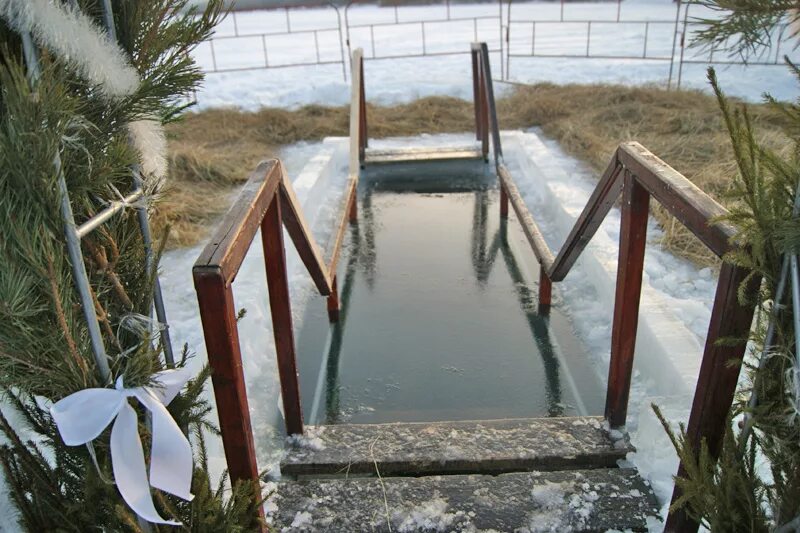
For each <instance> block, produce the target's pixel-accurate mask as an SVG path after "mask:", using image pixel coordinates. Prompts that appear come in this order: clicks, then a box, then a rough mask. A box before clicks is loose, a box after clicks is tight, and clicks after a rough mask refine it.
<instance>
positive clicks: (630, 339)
mask: <svg viewBox="0 0 800 533" xmlns="http://www.w3.org/2000/svg"><path fill="white" fill-rule="evenodd" d="M623 179H624V180H625V181H624V184H623V188H622V220H621V224H620V242H619V262H618V265H617V288H616V294H615V299H614V320H613V326H612V330H611V361H610V363H609V369H608V390H607V393H606V409H605V416H606V420H608V422H609V424H610V425H611V427H621V426H624V425H625V419H626V417H627V413H628V396H629V394H630V388H631V374H632V372H633V353H634V349H635V346H636V329H637V326H638V324H639V297H640V294H641V290H642V271H643V269H644V249H645V245H646V244H647V214H648V207H649V203H650V195H649V193H648V192H647V190H646V189H645V188H644V187H642V186H641V185H640V184H639V183H637V181H636V179H635V178H634V176H633V175H632V174H631V173H630V172H628V171H627V170H626V171H625V175H624V178H623Z"/></svg>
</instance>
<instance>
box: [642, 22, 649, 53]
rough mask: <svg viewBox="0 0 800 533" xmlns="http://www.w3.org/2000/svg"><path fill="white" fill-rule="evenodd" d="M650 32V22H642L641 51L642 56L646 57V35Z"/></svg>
mask: <svg viewBox="0 0 800 533" xmlns="http://www.w3.org/2000/svg"><path fill="white" fill-rule="evenodd" d="M649 33H650V23H649V22H645V23H644V51H643V52H642V58H647V35H648V34H649Z"/></svg>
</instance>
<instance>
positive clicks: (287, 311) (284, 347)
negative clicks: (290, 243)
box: [261, 194, 303, 435]
mask: <svg viewBox="0 0 800 533" xmlns="http://www.w3.org/2000/svg"><path fill="white" fill-rule="evenodd" d="M261 241H262V244H263V246H264V262H265V263H266V270H267V287H268V288H269V307H270V313H271V315H272V333H273V335H274V336H275V352H276V354H277V357H278V374H279V376H280V380H281V397H282V399H283V415H284V417H285V419H286V433H288V434H289V435H295V434H298V435H301V434H302V433H303V410H302V408H301V407H300V386H299V384H298V380H297V361H296V357H295V344H294V331H293V328H292V308H291V303H290V301H289V278H288V275H287V270H286V250H285V249H284V245H283V226H282V224H281V204H280V195H278V194H276V195H275V197H274V198H273V199H272V200H271V202H270V205H269V208H268V209H267V213H266V215H265V216H264V219H263V220H262V222H261Z"/></svg>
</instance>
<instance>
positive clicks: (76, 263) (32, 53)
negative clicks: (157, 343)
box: [21, 32, 111, 385]
mask: <svg viewBox="0 0 800 533" xmlns="http://www.w3.org/2000/svg"><path fill="white" fill-rule="evenodd" d="M21 35H22V50H23V54H24V56H25V63H26V65H27V67H28V74H29V79H30V82H31V86H33V85H35V83H36V80H38V78H39V76H40V75H41V68H40V66H39V58H38V56H37V53H36V46H35V45H34V44H33V39H32V38H31V35H30V33H28V32H22V34H21ZM53 167H54V169H55V171H56V175H57V176H58V178H57V186H58V192H59V202H60V204H61V218H62V220H63V221H64V236H65V237H66V240H67V252H68V253H69V258H70V262H71V263H72V275H73V277H74V278H75V285H76V288H77V289H78V296H79V297H80V300H81V307H82V308H83V315H84V317H85V318H86V325H87V327H88V329H89V339H90V341H91V345H92V355H93V356H94V361H95V364H96V365H97V370H98V371H99V372H100V379H101V381H102V383H103V384H104V385H108V384H110V383H111V368H110V367H109V366H108V355H107V354H106V347H105V344H104V343H103V335H102V333H100V323H99V322H98V321H97V314H96V313H95V309H94V299H93V298H92V292H91V288H90V286H89V276H88V275H87V274H86V265H85V263H84V262H83V253H81V242H80V238H79V237H78V233H77V229H76V227H75V217H74V216H73V214H72V204H71V203H70V199H69V191H68V190H67V181H66V179H65V178H64V171H63V169H62V167H61V155H60V154H59V153H58V152H56V154H55V156H54V157H53Z"/></svg>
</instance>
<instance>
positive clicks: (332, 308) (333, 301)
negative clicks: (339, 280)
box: [327, 276, 339, 322]
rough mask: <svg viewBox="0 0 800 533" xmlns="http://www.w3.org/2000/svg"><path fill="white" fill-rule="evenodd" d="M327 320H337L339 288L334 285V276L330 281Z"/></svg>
mask: <svg viewBox="0 0 800 533" xmlns="http://www.w3.org/2000/svg"><path fill="white" fill-rule="evenodd" d="M327 304H328V321H329V322H338V321H339V289H338V287H337V285H336V276H334V277H333V283H331V294H330V296H328V302H327Z"/></svg>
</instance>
